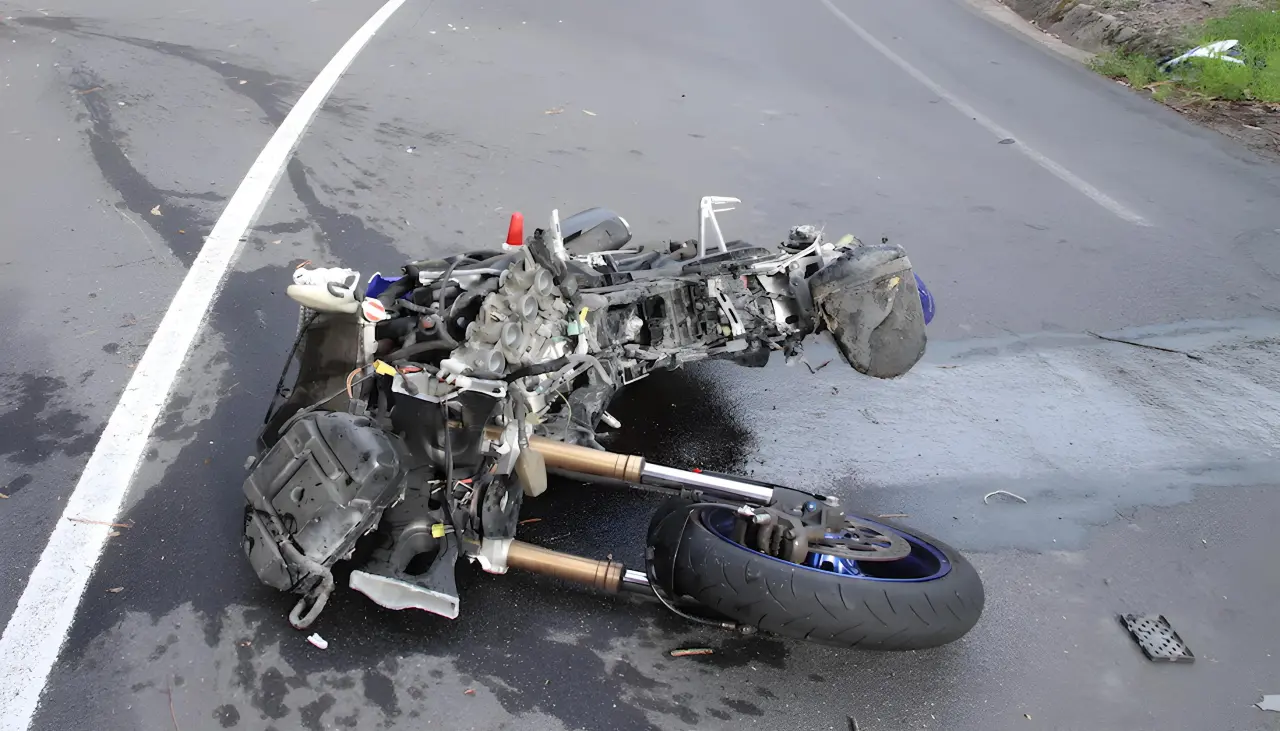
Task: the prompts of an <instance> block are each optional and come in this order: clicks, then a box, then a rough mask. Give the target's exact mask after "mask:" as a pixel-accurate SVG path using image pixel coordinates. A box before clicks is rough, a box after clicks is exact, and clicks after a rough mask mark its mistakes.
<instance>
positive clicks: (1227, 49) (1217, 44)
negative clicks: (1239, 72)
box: [1161, 40, 1244, 71]
mask: <svg viewBox="0 0 1280 731" xmlns="http://www.w3.org/2000/svg"><path fill="white" fill-rule="evenodd" d="M1239 45H1240V41H1236V40H1230V41H1214V42H1213V43H1206V44H1205V45H1203V46H1197V47H1196V48H1193V49H1191V50H1190V51H1187V52H1186V53H1184V54H1182V55H1181V56H1178V57H1177V58H1171V59H1169V60H1168V61H1165V62H1164V63H1163V64H1162V65H1161V68H1162V69H1164V70H1166V71H1168V70H1169V69H1170V68H1172V67H1174V66H1177V65H1178V64H1180V63H1182V62H1183V61H1186V60H1189V59H1192V58H1214V59H1218V60H1219V61H1227V62H1229V63H1239V64H1243V63H1244V61H1242V60H1240V59H1238V58H1236V57H1235V56H1232V55H1228V54H1229V53H1231V51H1233V50H1234V49H1237V47H1238V46H1239ZM1236 52H1237V53H1238V52H1239V51H1238V50H1237V51H1236Z"/></svg>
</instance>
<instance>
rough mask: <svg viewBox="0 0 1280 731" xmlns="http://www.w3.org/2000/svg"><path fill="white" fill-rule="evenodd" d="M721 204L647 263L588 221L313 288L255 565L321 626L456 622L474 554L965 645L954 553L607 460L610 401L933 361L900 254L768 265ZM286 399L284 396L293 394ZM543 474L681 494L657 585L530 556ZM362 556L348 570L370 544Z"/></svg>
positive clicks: (924, 643) (601, 220)
mask: <svg viewBox="0 0 1280 731" xmlns="http://www.w3.org/2000/svg"><path fill="white" fill-rule="evenodd" d="M737 202H738V201H737V199H734V198H720V197H707V198H704V199H702V201H701V204H700V206H699V237H698V238H697V239H696V240H690V241H685V242H665V243H662V244H658V245H647V246H639V245H635V244H633V243H632V235H631V231H630V228H629V226H628V224H627V222H626V221H625V220H624V219H623V218H622V217H620V216H618V215H617V214H615V213H613V212H611V211H608V210H606V209H600V208H594V209H590V210H587V211H584V212H582V213H579V214H576V215H574V216H571V217H569V218H566V219H564V220H563V221H562V220H560V218H559V215H558V213H557V212H553V213H552V215H551V220H550V224H549V226H548V227H547V228H545V229H543V228H537V229H536V230H534V231H533V233H532V234H531V235H530V236H528V237H527V238H526V237H525V235H524V232H523V219H522V218H520V217H519V214H515V215H514V216H513V217H512V223H511V229H510V231H509V233H508V238H507V241H506V243H505V244H502V245H501V248H500V249H498V248H495V249H493V250H486V251H475V252H467V253H463V254H458V255H455V256H450V257H447V258H444V259H440V260H431V261H417V262H413V263H410V264H407V265H405V266H404V267H402V269H401V271H400V273H399V275H398V276H395V277H384V276H382V275H381V274H375V275H373V276H372V277H370V278H369V279H368V281H363V280H362V279H361V277H360V275H359V274H358V273H356V272H354V271H351V270H347V269H340V268H334V269H311V268H299V269H298V270H296V271H295V273H294V284H293V285H291V286H290V287H289V288H288V294H289V296H290V297H291V298H293V299H294V300H296V301H297V302H298V303H300V305H301V307H300V313H301V314H300V322H299V328H298V333H297V337H296V339H295V341H294V343H293V348H292V350H291V352H290V354H289V357H288V358H287V362H286V366H285V371H284V373H282V374H281V377H280V382H279V383H278V384H277V388H276V396H275V398H273V401H272V404H271V406H270V408H269V410H268V414H267V418H266V420H265V423H264V426H263V429H262V431H261V434H260V438H259V448H260V452H259V454H258V456H256V457H255V458H254V459H253V460H251V464H250V467H249V475H248V478H247V480H246V481H245V483H244V493H245V496H246V497H247V499H248V505H247V507H246V510H245V514H244V537H243V548H244V551H245V553H246V555H247V557H248V560H249V562H250V564H251V565H252V566H253V568H254V570H255V571H256V572H257V574H258V577H259V578H260V579H261V580H262V581H263V582H264V583H266V584H268V585H270V586H272V587H275V588H276V589H279V590H281V591H288V592H294V593H297V594H300V595H301V598H300V599H299V601H298V603H297V605H296V606H295V607H294V609H293V611H292V612H291V613H290V616H289V619H290V622H291V623H292V624H293V625H294V626H295V627H298V628H303V627H307V626H308V625H310V624H311V623H312V622H313V621H314V620H315V619H316V617H317V616H318V615H319V613H320V612H321V611H322V609H323V608H324V606H325V603H326V601H327V600H328V597H329V595H330V593H331V592H332V591H333V590H334V587H335V580H334V574H333V567H334V564H335V563H336V562H338V561H343V560H348V561H352V562H353V563H356V562H357V560H355V559H357V556H358V557H359V558H358V562H359V565H358V566H356V567H355V568H354V570H352V571H351V572H350V575H349V579H348V584H349V586H350V588H352V589H355V590H356V591H359V592H361V593H363V594H365V595H366V596H367V597H368V598H369V599H371V600H373V601H374V602H376V603H377V604H379V605H381V606H383V607H387V608H390V609H419V610H425V611H427V612H432V613H435V614H438V615H441V616H444V617H448V618H454V617H457V616H458V611H459V599H458V595H457V589H456V587H455V583H454V568H455V564H456V563H457V561H458V560H459V559H460V558H463V557H465V558H467V559H469V560H471V561H473V562H476V563H478V564H479V565H480V566H481V567H482V568H483V569H484V570H485V571H488V572H490V573H495V574H502V573H505V572H506V571H507V570H508V569H511V568H514V569H518V570H524V571H532V572H537V573H541V574H546V575H549V576H552V577H556V578H559V579H562V580H569V581H574V582H580V583H583V584H587V585H590V586H593V587H596V588H598V589H602V590H605V591H610V592H619V591H634V592H639V593H643V594H646V595H649V596H652V597H654V598H656V599H657V600H658V601H659V602H661V603H662V605H664V606H665V607H666V608H667V609H669V610H671V611H674V612H676V613H678V614H680V615H681V616H684V617H687V618H689V619H692V620H695V621H699V622H710V623H713V624H716V625H719V626H723V627H726V628H734V629H739V630H742V631H745V632H750V631H755V630H764V631H767V632H771V633H775V634H778V635H783V636H786V637H792V638H797V639H804V640H810V641H814V642H821V643H826V644H831V645H838V646H846V647H861V648H867V649H879V650H903V649H916V648H924V647H933V646H937V645H941V644H945V643H948V642H951V641H954V640H956V639H958V638H959V637H961V636H962V635H964V634H965V633H966V632H968V631H969V630H970V629H971V628H972V627H973V626H974V624H975V623H976V622H977V621H978V617H979V615H980V614H981V612H982V607H983V601H984V597H983V588H982V583H981V581H980V580H979V577H978V574H977V572H976V571H975V570H974V568H973V567H972V566H971V565H970V563H969V562H968V561H967V560H965V558H964V557H962V556H961V555H960V554H959V553H957V552H956V551H955V550H954V549H952V548H950V547H949V546H947V545H946V544H944V543H942V542H940V541H938V540H936V539H934V538H931V537H929V536H926V535H924V534H921V533H918V532H915V531H910V530H907V529H905V528H902V527H900V526H897V525H894V524H891V523H889V522H885V521H883V520H873V519H870V518H866V517H863V516H858V515H854V514H852V513H850V512H848V511H846V510H844V509H843V507H842V506H841V503H840V500H838V499H837V498H836V497H834V496H830V495H821V494H816V493H812V492H807V491H804V490H798V489H794V488H791V487H785V486H782V485H774V484H767V483H764V482H760V481H756V480H751V479H746V478H743V477H735V476H731V475H725V474H718V473H712V472H707V471H700V470H697V469H693V470H690V471H686V470H682V469H677V468H674V467H670V466H665V465H658V464H654V463H651V462H648V461H646V460H645V459H644V458H643V457H641V456H636V455H626V454H616V453H613V452H610V451H607V450H606V449H604V448H603V447H602V446H601V445H600V443H599V441H598V438H603V437H602V434H603V432H602V431H601V430H608V429H617V428H619V426H620V424H619V423H618V421H617V419H615V418H614V417H613V416H611V415H610V414H609V412H608V410H607V409H608V406H609V404H610V402H611V400H612V399H613V398H614V396H616V395H617V394H618V392H619V390H620V389H622V388H624V387H625V386H626V385H627V384H630V383H633V382H635V381H637V380H639V379H641V378H644V377H645V376H647V375H649V374H651V373H653V372H654V371H657V370H660V369H672V368H679V367H680V366H682V365H683V364H685V363H690V362H694V361H699V360H706V359H727V360H731V361H735V362H737V363H739V364H742V365H744V366H754V367H759V366H763V365H765V363H766V362H767V361H768V360H769V358H770V356H771V355H772V354H773V353H774V352H778V351H780V352H781V353H782V355H783V356H784V357H786V358H788V359H794V358H797V357H799V356H800V354H801V347H802V341H803V340H804V339H805V337H806V336H809V335H814V334H818V333H829V334H830V336H831V338H832V339H833V340H834V341H835V344H836V346H837V347H838V349H839V352H840V354H841V356H842V358H843V359H844V360H845V361H846V362H847V363H848V364H849V365H851V366H852V367H853V368H855V369H856V370H858V371H859V372H861V373H863V374H866V375H869V376H873V377H877V378H894V377H897V376H900V375H902V374H904V373H906V372H907V371H908V370H909V369H910V368H911V367H912V366H914V365H915V364H916V362H917V361H919V359H920V358H921V357H922V356H923V354H924V349H925V342H926V338H925V325H926V322H927V321H928V320H929V319H931V317H932V313H933V301H932V298H931V296H930V295H929V293H928V290H927V289H925V288H924V285H923V282H921V281H920V279H919V277H918V276H916V275H915V273H914V271H913V270H912V267H911V263H910V261H909V260H908V258H907V256H906V254H905V252H904V251H903V250H902V249H901V248H900V247H898V246H896V245H892V244H889V243H887V242H885V241H882V242H881V243H878V244H864V243H862V242H860V241H858V240H857V239H855V238H854V237H852V236H845V237H844V238H842V239H840V240H838V241H834V242H832V241H828V240H827V239H826V238H824V236H823V233H822V232H821V231H819V230H817V229H816V228H814V227H812V226H799V227H796V228H793V229H792V230H791V231H790V233H789V236H788V238H787V240H786V241H785V242H783V243H782V244H781V246H780V247H778V248H776V249H773V250H770V249H765V248H760V247H756V246H752V245H750V244H747V243H744V242H741V241H730V242H726V241H725V239H724V236H723V234H722V232H721V228H720V223H719V221H718V219H717V217H716V214H717V213H722V212H724V211H727V210H732V208H731V205H732V204H733V203H737ZM290 373H294V379H293V382H292V385H291V386H290V387H288V388H284V385H285V382H286V381H287V380H288V375H289V374H290ZM549 475H563V476H569V477H572V478H574V479H576V480H579V481H583V482H592V483H603V484H608V485H615V486H622V487H627V486H630V487H643V488H644V489H647V490H659V491H665V492H667V493H669V495H670V499H668V500H667V502H665V503H664V504H663V505H662V506H661V507H660V508H659V509H658V510H657V511H656V512H655V514H654V515H653V516H652V519H651V521H650V524H649V531H648V535H647V536H646V542H647V543H646V554H645V555H646V560H645V565H644V566H643V567H640V568H637V569H629V568H626V567H624V566H623V565H622V564H621V563H618V562H616V561H613V560H608V559H606V560H597V559H593V558H586V557H581V556H575V555H570V554H567V553H562V552H558V551H552V550H548V549H546V548H542V547H539V546H535V545H532V544H530V543H526V542H523V541H520V540H517V539H516V535H517V530H518V527H519V523H520V509H521V505H522V503H523V501H525V500H530V499H536V498H537V497H538V496H539V495H540V494H542V493H543V492H544V491H545V490H547V488H548V480H549V478H548V476H549ZM358 542H359V546H360V547H361V550H359V551H358V550H357V547H358V546H357V543H358Z"/></svg>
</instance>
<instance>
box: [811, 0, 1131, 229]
mask: <svg viewBox="0 0 1280 731" xmlns="http://www.w3.org/2000/svg"><path fill="white" fill-rule="evenodd" d="M818 1H819V2H821V3H822V4H823V5H825V6H826V7H827V10H830V11H831V13H832V14H833V15H835V16H836V17H837V18H839V19H840V21H841V22H843V23H844V24H845V25H846V26H848V27H849V30H852V31H853V32H854V33H855V34H857V36H858V37H859V38H861V39H862V40H863V41H866V43H867V45H869V46H871V47H872V48H874V49H875V50H876V51H877V52H878V53H879V54H880V55H881V56H884V57H885V58H887V59H889V61H890V62H892V63H893V65H895V66H897V67H898V68H900V69H902V70H903V71H905V72H906V73H907V75H908V76H910V77H911V78H913V79H915V80H916V81H918V82H920V83H921V84H923V85H924V87H925V88H927V89H928V90H929V91H931V92H933V93H934V94H936V95H937V96H938V97H939V98H940V99H942V100H943V101H945V102H946V103H948V104H950V105H951V106H952V107H953V108H955V109H956V111H958V112H960V113H961V114H963V115H965V116H967V117H970V118H971V119H973V121H975V122H977V123H978V124H980V125H982V126H983V127H985V128H986V129H987V131H989V132H991V133H992V134H994V135H995V136H996V138H997V139H1001V140H1003V139H1013V140H1017V144H1015V145H1013V147H1015V148H1017V149H1018V150H1019V151H1021V152H1022V154H1024V155H1026V156H1027V157H1028V158H1030V159H1031V161H1032V162H1034V163H1035V164H1037V165H1039V166H1040V167H1042V168H1044V169H1045V170H1047V171H1049V172H1050V173H1052V174H1053V176H1054V177H1056V178H1058V179H1059V180H1061V181H1062V182H1064V183H1066V184H1067V185H1070V186H1071V187H1072V188H1075V189H1076V190H1077V191H1079V192H1081V193H1083V194H1084V195H1085V196H1087V197H1088V198H1089V199H1090V200H1092V201H1093V202H1094V203H1097V204H1098V205H1100V206H1102V207H1103V208H1105V209H1107V210H1108V211H1111V212H1112V213H1114V214H1115V215H1116V216H1119V217H1120V218H1121V219H1123V220H1125V221H1128V222H1129V223H1132V224H1135V225H1138V226H1150V225H1151V224H1150V223H1149V222H1148V221H1147V219H1145V218H1143V217H1142V216H1140V215H1138V214H1137V213H1135V212H1134V211H1132V210H1131V209H1129V208H1128V207H1127V206H1125V205H1124V204H1123V203H1120V202H1119V201H1117V200H1116V199H1115V198H1112V197H1111V196H1109V195H1107V194H1106V193H1103V192H1102V191H1101V190H1098V189H1097V188H1096V187H1094V186H1093V185H1091V184H1090V183H1088V182H1087V181H1085V180H1084V179H1083V178H1081V177H1080V176H1078V175H1076V174H1075V173H1073V172H1071V171H1070V170H1068V169H1066V168H1064V167H1063V166H1061V165H1059V164H1058V163H1057V162H1055V161H1054V160H1053V159H1052V158H1049V157H1047V156H1045V155H1044V154H1043V153H1041V152H1039V151H1038V150H1036V149H1035V148H1033V147H1031V146H1030V145H1028V144H1026V143H1025V142H1023V141H1022V138H1020V137H1018V136H1017V135H1015V134H1014V133H1012V132H1010V131H1009V130H1007V129H1005V128H1004V127H1001V126H1000V125H999V124H996V123H995V121H993V120H992V119H991V118H990V117H988V116H986V115H985V114H982V113H981V112H979V111H978V110H977V109H974V108H973V107H972V106H970V105H969V104H968V103H967V102H965V101H964V100H963V99H961V98H959V97H957V96H956V95H955V94H952V93H951V92H949V91H947V90H946V89H944V88H943V87H942V85H940V84H939V83H938V82H936V81H934V80H933V79H931V78H929V77H928V76H926V75H925V73H924V72H923V71H921V70H920V69H918V68H916V67H915V66H912V65H911V63H910V62H909V61H907V60H906V59H905V58H903V57H901V56H899V55H898V54H896V53H894V52H893V49H891V48H889V47H888V46H886V45H885V44H883V43H881V42H880V41H879V40H878V39H877V38H876V37H875V36H873V35H871V34H870V33H869V32H867V30H866V29H865V28H863V27H862V26H860V25H858V24H857V23H856V22H854V20H853V19H852V18H850V17H849V16H848V15H845V14H844V11H842V10H841V9H840V8H838V7H836V6H835V3H834V2H832V0H818Z"/></svg>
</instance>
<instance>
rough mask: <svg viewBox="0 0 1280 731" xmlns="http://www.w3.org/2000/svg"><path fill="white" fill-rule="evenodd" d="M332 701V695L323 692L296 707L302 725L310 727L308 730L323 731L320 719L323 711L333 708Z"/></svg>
mask: <svg viewBox="0 0 1280 731" xmlns="http://www.w3.org/2000/svg"><path fill="white" fill-rule="evenodd" d="M334 703H335V701H334V698H333V696H331V695H329V694H328V693H325V694H323V695H321V696H320V697H319V698H317V699H315V700H314V701H312V702H310V703H308V704H307V705H305V706H303V707H302V708H300V709H298V716H299V717H300V718H301V719H302V725H303V726H305V727H307V728H308V729H310V731H324V723H323V722H322V721H321V719H322V718H323V717H324V714H325V713H328V711H329V709H330V708H333V705H334Z"/></svg>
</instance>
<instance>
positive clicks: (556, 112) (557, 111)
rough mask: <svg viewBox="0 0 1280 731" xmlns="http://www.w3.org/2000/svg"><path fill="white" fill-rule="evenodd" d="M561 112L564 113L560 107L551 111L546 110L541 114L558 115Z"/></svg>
mask: <svg viewBox="0 0 1280 731" xmlns="http://www.w3.org/2000/svg"><path fill="white" fill-rule="evenodd" d="M562 112H564V110H563V109H561V108H560V107H552V108H551V109H548V110H547V111H545V112H543V114H560V113H562Z"/></svg>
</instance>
